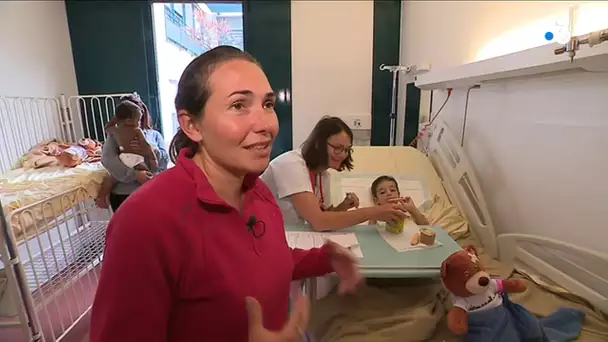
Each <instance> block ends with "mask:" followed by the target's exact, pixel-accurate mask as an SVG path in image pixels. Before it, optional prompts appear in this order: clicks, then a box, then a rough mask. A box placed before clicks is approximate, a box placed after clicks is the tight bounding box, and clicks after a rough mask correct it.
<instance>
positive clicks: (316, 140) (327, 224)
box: [261, 116, 405, 231]
mask: <svg viewBox="0 0 608 342" xmlns="http://www.w3.org/2000/svg"><path fill="white" fill-rule="evenodd" d="M352 144H353V132H352V131H351V129H350V128H349V127H348V125H347V124H346V123H344V121H342V120H341V119H340V118H337V117H329V116H327V117H323V118H322V119H321V120H320V121H319V122H318V123H317V124H316V126H315V127H314V128H313V130H312V132H311V133H310V135H309V136H308V138H307V139H306V141H305V142H304V143H303V144H302V147H301V148H299V149H295V150H292V151H289V152H285V153H283V154H282V155H280V156H278V157H276V158H275V159H274V160H272V161H271V162H270V165H269V166H268V168H267V169H266V171H264V173H263V174H262V176H261V178H262V180H263V181H264V182H265V183H266V185H268V187H269V188H270V190H271V191H272V193H273V195H274V197H275V198H276V200H277V202H278V204H279V207H280V208H281V212H282V213H283V217H284V219H285V223H286V224H298V223H300V222H303V221H306V222H308V223H309V224H311V225H312V227H313V229H314V230H316V231H330V230H339V229H344V228H348V227H352V226H355V225H357V224H359V223H362V222H365V221H369V220H376V221H384V222H392V221H397V220H399V219H403V218H404V217H405V211H404V209H403V208H402V205H401V204H398V203H389V204H385V205H381V206H374V207H369V208H359V199H358V198H357V196H356V195H355V194H353V193H349V194H347V195H346V198H345V199H344V200H343V201H342V203H339V204H338V205H336V206H333V205H332V203H331V199H330V198H328V197H329V196H328V194H327V193H325V192H324V189H327V188H328V187H329V183H328V179H329V175H328V173H327V170H328V169H330V168H331V169H334V170H337V171H344V170H349V171H350V170H352V168H353V149H352ZM349 209H352V210H349Z"/></svg>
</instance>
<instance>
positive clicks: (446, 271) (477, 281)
mask: <svg viewBox="0 0 608 342" xmlns="http://www.w3.org/2000/svg"><path fill="white" fill-rule="evenodd" d="M441 280H442V282H443V284H444V286H445V288H446V289H447V290H448V291H450V292H451V293H452V296H453V307H452V309H451V310H450V312H449V313H448V327H449V328H450V330H451V331H452V332H453V333H454V334H457V335H462V334H465V333H467V331H468V313H469V312H472V311H483V310H488V309H491V308H495V307H497V306H500V305H502V293H503V292H504V293H520V292H524V291H526V284H524V283H523V282H522V281H521V280H519V279H511V280H500V279H492V278H491V277H490V275H489V274H488V273H487V272H486V270H485V268H484V266H483V264H482V263H481V262H480V261H479V257H478V256H477V251H476V250H475V248H474V247H473V246H468V247H465V249H463V250H461V251H458V252H455V253H453V254H452V255H450V256H449V257H448V258H447V259H446V260H445V261H444V262H443V263H442V264H441Z"/></svg>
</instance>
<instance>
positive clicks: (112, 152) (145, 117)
mask: <svg viewBox="0 0 608 342" xmlns="http://www.w3.org/2000/svg"><path fill="white" fill-rule="evenodd" d="M127 103H129V104H134V105H135V106H137V107H138V108H139V109H140V110H141V120H140V125H139V126H140V128H141V132H142V133H143V138H144V139H142V140H145V141H144V143H145V144H148V145H149V147H151V148H152V150H153V151H154V154H155V155H156V160H157V164H158V165H157V167H156V168H155V170H154V172H155V173H158V172H160V171H163V170H165V169H166V168H167V164H168V163H169V153H168V152H167V148H166V147H165V140H164V139H163V136H162V134H160V132H158V131H156V130H154V129H153V128H152V118H151V116H150V112H149V110H148V107H147V106H146V105H145V104H144V102H143V101H142V100H141V98H140V97H139V95H137V94H130V95H126V96H123V97H121V98H120V103H119V105H118V106H117V108H118V107H120V106H121V104H127ZM115 125H116V120H112V121H110V122H109V123H108V125H106V130H107V129H109V128H112V127H113V126H115ZM141 144H142V143H140V140H137V139H133V140H132V142H131V146H130V148H132V149H133V150H144V148H145V147H147V146H141ZM120 152H121V151H120V148H119V144H118V142H117V140H116V137H115V136H114V135H112V134H108V135H107V137H106V141H105V142H104V145H103V151H102V157H101V163H102V164H103V166H104V167H105V168H106V170H107V171H108V173H109V174H110V175H109V177H111V178H113V183H112V184H113V186H112V187H111V189H107V190H106V189H103V188H102V190H101V191H100V193H99V195H98V197H97V200H96V203H97V205H98V206H100V207H102V208H107V207H108V204H109V206H110V207H111V208H112V211H114V212H115V211H116V210H118V207H120V205H121V204H122V203H123V202H124V201H125V200H126V199H127V197H128V196H129V195H130V194H131V193H133V192H134V191H135V190H136V189H137V188H139V186H140V185H142V184H143V183H145V182H147V181H148V180H149V179H151V178H152V173H151V172H150V170H142V169H139V170H138V169H134V168H132V167H129V166H127V165H125V163H124V162H123V161H122V160H121V159H120V157H119V156H120ZM108 192H109V193H108ZM108 202H109V203H108Z"/></svg>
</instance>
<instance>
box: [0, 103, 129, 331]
mask: <svg viewBox="0 0 608 342" xmlns="http://www.w3.org/2000/svg"><path fill="white" fill-rule="evenodd" d="M124 95H126V94H108V95H85V96H71V97H66V96H63V95H62V96H60V97H57V98H34V97H31V98H27V97H0V114H1V116H0V117H1V118H2V121H3V124H2V126H0V140H1V141H2V147H3V150H2V151H1V153H0V168H1V169H0V172H3V174H2V175H0V203H1V205H2V212H1V214H2V215H1V216H0V341H59V340H62V339H63V338H65V337H66V336H69V335H70V334H71V333H72V332H73V331H74V330H75V329H74V328H75V327H76V326H77V324H78V323H79V322H80V321H81V320H82V318H83V317H85V316H86V315H87V314H88V310H89V309H90V306H91V304H92V300H93V295H94V293H95V289H96V286H97V277H98V271H99V267H100V262H101V258H102V252H103V246H104V241H105V230H106V227H107V222H108V221H109V217H110V212H109V211H108V210H102V209H99V208H97V207H96V206H95V204H94V202H93V199H94V198H95V197H96V195H97V192H98V190H99V188H100V186H101V183H102V181H103V178H104V177H105V176H106V175H107V172H106V171H105V169H104V168H103V166H102V165H101V163H100V162H94V163H83V164H81V165H79V166H77V167H74V168H64V167H60V166H47V167H42V168H24V167H20V166H21V165H19V163H18V162H17V161H18V160H19V159H20V158H21V156H22V155H23V154H25V153H26V152H27V151H28V150H29V149H30V148H32V147H33V146H35V145H37V144H39V143H40V142H41V141H49V140H52V139H57V140H60V141H62V142H67V143H75V142H76V141H78V140H79V139H81V138H90V139H94V140H97V141H103V140H104V131H103V126H104V124H105V123H107V122H108V121H109V120H110V118H111V117H112V116H113V112H114V108H115V106H116V104H117V101H118V99H119V98H120V97H121V96H124Z"/></svg>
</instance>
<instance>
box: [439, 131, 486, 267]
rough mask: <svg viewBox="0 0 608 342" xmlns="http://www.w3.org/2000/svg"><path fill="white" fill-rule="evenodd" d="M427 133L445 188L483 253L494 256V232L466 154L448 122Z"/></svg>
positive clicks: (484, 201)
mask: <svg viewBox="0 0 608 342" xmlns="http://www.w3.org/2000/svg"><path fill="white" fill-rule="evenodd" d="M430 134H432V135H431V137H430V142H429V146H428V156H429V159H430V160H431V163H432V164H433V166H434V167H435V169H436V171H437V173H438V174H439V177H441V180H442V182H443V186H444V188H445V191H446V192H447V194H448V196H449V197H450V200H451V201H452V204H454V205H455V206H457V207H458V208H459V209H460V211H461V212H462V214H463V215H464V216H465V218H466V219H467V220H468V221H469V227H470V228H471V231H472V233H473V234H474V235H475V237H476V238H477V239H479V240H480V242H481V243H482V244H483V246H484V249H485V251H486V253H488V254H490V255H491V256H492V257H496V256H497V246H496V232H495V229H494V225H493V223H492V219H491V217H490V212H489V211H488V208H487V205H486V200H485V198H484V196H483V192H482V191H481V186H480V185H479V181H478V180H477V177H476V176H475V173H474V171H473V167H472V164H471V162H470V161H469V158H468V157H467V155H466V153H465V152H464V150H463V149H462V147H460V144H459V143H458V142H457V141H456V139H455V138H454V134H453V133H452V131H451V130H450V128H449V127H448V125H447V123H445V122H443V121H441V122H439V123H437V124H436V125H434V127H432V131H431V132H430Z"/></svg>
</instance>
